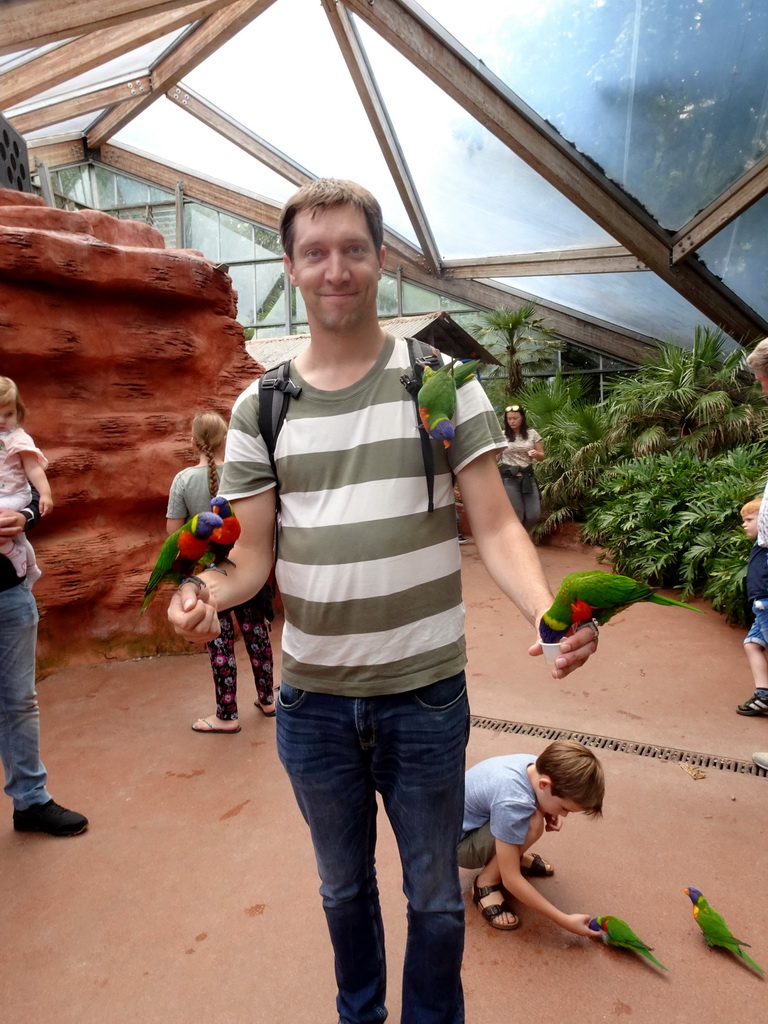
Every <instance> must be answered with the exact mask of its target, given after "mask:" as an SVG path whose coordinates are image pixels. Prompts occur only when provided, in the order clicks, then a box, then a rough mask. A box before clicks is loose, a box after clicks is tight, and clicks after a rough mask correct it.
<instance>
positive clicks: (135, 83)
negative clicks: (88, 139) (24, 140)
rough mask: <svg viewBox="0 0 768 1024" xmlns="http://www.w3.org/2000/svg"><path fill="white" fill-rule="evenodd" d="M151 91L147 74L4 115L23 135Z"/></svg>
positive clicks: (7, 112) (150, 83)
mask: <svg viewBox="0 0 768 1024" xmlns="http://www.w3.org/2000/svg"><path fill="white" fill-rule="evenodd" d="M151 88H152V82H151V80H150V77H149V75H142V76H140V77H138V78H135V77H134V78H126V79H125V80H124V81H122V82H116V83H114V84H113V85H109V86H107V87H106V88H104V89H94V90H92V91H91V92H85V93H81V94H80V95H79V96H67V97H65V98H64V99H61V100H58V101H57V102H55V103H47V104H44V105H42V106H39V107H33V108H32V109H26V110H22V111H21V112H20V113H18V114H14V112H13V111H12V110H9V111H6V114H7V117H8V120H9V121H10V122H11V124H12V125H13V127H14V128H15V129H16V131H17V132H19V134H20V135H26V134H27V133H29V132H35V131H39V130H40V129H41V128H49V127H50V126H51V125H54V124H61V123H62V122H63V121H69V120H70V119H71V118H73V117H80V116H81V115H82V114H90V113H93V111H94V110H103V109H104V108H105V107H112V106H114V105H115V104H116V103H124V102H125V101H126V100H130V99H133V98H134V97H135V96H139V95H140V94H141V93H143V92H149V90H150V89H151Z"/></svg>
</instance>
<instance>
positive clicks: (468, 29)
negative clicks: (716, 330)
mask: <svg viewBox="0 0 768 1024" xmlns="http://www.w3.org/2000/svg"><path fill="white" fill-rule="evenodd" d="M422 6H423V7H424V8H425V10H427V11H428V12H429V13H430V14H431V15H432V16H433V17H434V18H435V19H436V20H437V21H439V22H441V23H442V24H443V25H444V26H445V27H446V28H447V29H448V30H449V31H450V32H452V33H453V34H454V35H456V36H457V37H458V38H459V39H460V40H461V41H462V43H463V44H464V45H465V46H466V47H467V48H468V49H469V50H470V51H471V52H472V53H473V54H474V55H475V56H477V57H480V58H481V59H482V60H483V62H484V63H485V64H486V65H487V66H488V67H489V69H490V70H491V71H493V72H494V73H495V74H496V75H498V76H499V78H501V79H502V80H503V81H504V82H505V83H506V84H507V85H508V86H509V87H510V88H511V89H512V90H513V91H514V92H516V93H517V94H518V95H519V96H520V97H521V98H522V99H523V100H525V102H526V103H528V104H529V105H530V106H531V107H533V108H534V110H536V112H537V113H538V114H539V115H541V116H542V117H543V118H545V119H546V120H547V121H549V122H550V123H551V124H553V125H554V126H555V127H556V128H557V129H558V131H560V132H561V133H562V134H563V136H564V137H565V138H566V139H568V140H570V141H571V142H573V143H574V145H575V146H576V147H577V148H578V149H579V150H580V151H581V152H583V153H586V154H587V155H589V156H590V157H591V158H592V159H593V160H594V161H595V162H596V163H597V164H599V165H600V167H601V168H602V169H603V170H604V171H605V172H606V174H608V176H609V177H611V178H613V179H614V180H615V181H616V182H618V183H619V184H620V185H621V186H622V187H623V188H624V189H625V190H626V191H627V192H628V193H630V195H633V196H634V197H635V198H636V199H638V200H639V201H640V202H641V203H642V204H643V205H644V206H645V207H646V208H647V209H648V210H649V211H650V212H651V213H652V214H653V215H654V216H655V217H656V218H657V219H658V220H659V221H660V222H661V224H662V225H663V226H665V227H667V228H669V229H671V230H676V229H678V228H680V227H681V226H682V225H683V224H685V223H686V222H687V221H688V220H689V219H690V218H691V217H692V216H693V215H694V214H695V213H697V212H698V210H700V209H701V208H703V207H704V206H706V205H708V203H710V202H711V201H712V200H713V199H714V198H715V197H716V196H717V195H719V193H720V192H722V191H723V190H724V189H725V188H727V187H728V186H729V185H730V184H731V183H732V182H733V181H734V180H735V179H736V178H737V177H739V176H740V175H741V174H742V173H744V171H746V170H748V169H749V167H750V166H752V164H753V163H754V162H755V160H756V159H758V158H759V157H760V156H762V155H764V152H765V148H766V144H767V143H768V63H766V60H765V52H766V47H767V46H768V4H766V2H765V0H590V2H574V0H515V2H514V3H513V4H510V3H507V2H504V0H473V2H472V3H471V4H468V3H464V2H461V0H422Z"/></svg>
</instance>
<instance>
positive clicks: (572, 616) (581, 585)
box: [539, 569, 699, 643]
mask: <svg viewBox="0 0 768 1024" xmlns="http://www.w3.org/2000/svg"><path fill="white" fill-rule="evenodd" d="M638 601H650V602H652V603H653V604H671V605H677V607H678V608H687V609H688V610H689V611H692V612H696V611H698V610H699V609H698V608H694V607H692V606H691V605H689V604H683V603H682V601H673V600H672V598H670V597H662V596H661V595H660V594H657V593H656V591H655V590H654V589H653V587H649V586H647V584H645V583H637V582H636V581H635V580H633V579H631V578H630V577H629V576H619V575H617V574H616V573H612V572H600V570H599V569H588V570H585V571H584V572H572V573H569V575H568V576H565V577H564V578H563V582H562V583H561V584H560V589H559V590H558V592H557V593H556V594H555V600H554V601H553V602H552V605H551V607H550V608H549V609H548V610H547V611H546V612H544V614H543V615H542V617H541V623H540V624H539V636H540V637H541V639H542V640H543V641H544V643H557V642H558V640H561V639H562V638H563V637H564V636H565V634H566V633H567V632H568V630H569V629H570V628H571V626H578V625H579V624H580V623H582V622H589V621H590V619H596V620H597V623H598V625H601V626H602V625H603V623H605V622H607V621H608V620H609V619H610V618H611V617H612V616H614V615H615V614H616V613H617V612H620V611H623V609H624V608H627V607H628V606H629V605H631V604H636V603H637V602H638Z"/></svg>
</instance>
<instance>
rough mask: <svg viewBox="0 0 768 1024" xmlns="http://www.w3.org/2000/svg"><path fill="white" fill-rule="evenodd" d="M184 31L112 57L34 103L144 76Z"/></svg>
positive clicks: (40, 94)
mask: <svg viewBox="0 0 768 1024" xmlns="http://www.w3.org/2000/svg"><path fill="white" fill-rule="evenodd" d="M186 31H187V29H186V28H182V29H178V30H177V31H175V32H169V33H167V34H166V35H164V36H162V37H161V38H160V39H155V40H154V41H153V42H151V43H146V44H145V45H144V46H139V47H138V48H137V49H135V50H131V51H130V52H129V53H124V54H123V55H122V56H121V57H116V58H115V59H114V60H110V61H107V63H106V64H101V65H99V66H98V67H95V68H92V70H90V71H86V72H84V73H83V74H82V75H75V76H73V77H72V78H68V79H67V81H66V82H63V83H62V84H61V85H57V86H55V87H54V88H53V89H48V90H46V91H45V92H41V93H38V95H37V96H36V97H35V100H43V99H51V98H53V97H60V96H64V95H69V94H70V93H78V92H88V91H90V90H91V89H94V88H97V87H100V86H105V85H109V84H110V83H111V82H112V81H118V82H121V81H123V80H124V79H125V78H128V77H130V76H132V75H145V74H147V72H148V70H149V69H150V68H151V67H152V65H153V64H154V63H155V62H156V61H157V60H158V59H159V58H160V57H161V55H162V54H163V53H164V52H165V50H166V49H167V48H168V47H169V46H170V45H171V44H172V43H173V42H174V41H175V40H176V39H178V37H179V36H180V35H182V34H183V33H184V32H186Z"/></svg>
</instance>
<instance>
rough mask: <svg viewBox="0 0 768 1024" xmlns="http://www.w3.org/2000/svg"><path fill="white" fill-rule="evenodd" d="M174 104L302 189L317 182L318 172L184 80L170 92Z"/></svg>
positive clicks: (170, 98) (169, 97) (168, 94)
mask: <svg viewBox="0 0 768 1024" xmlns="http://www.w3.org/2000/svg"><path fill="white" fill-rule="evenodd" d="M166 96H167V98H168V99H169V100H170V101H171V103H175V104H176V106H178V107H181V109H182V110H186V111H187V113H188V114H191V115H192V116H193V117H196V118H197V120H198V121H201V122H202V123H203V124H204V125H207V126H208V127H209V128H212V129H213V130H214V131H215V132H218V133H219V135H221V136H222V137H223V138H225V139H227V140H228V141H229V142H232V143H233V144H234V145H235V146H237V147H238V148H239V149H242V150H243V151H244V152H245V153H247V154H248V155H249V156H252V157H253V158H254V159H255V160H258V161H259V162H260V163H262V164H264V165H265V166H266V167H269V168H270V170H272V171H275V172H276V173H277V174H280V175H282V177H284V178H286V179H287V180H288V181H290V182H292V183H293V184H294V185H296V187H297V188H300V187H301V186H302V185H306V184H307V183H308V182H310V181H313V180H314V179H315V178H316V177H317V175H315V174H312V173H310V171H308V170H306V168H304V167H302V166H301V165H300V164H297V163H296V162H295V161H294V160H291V158H290V157H288V156H286V155H285V154H284V153H281V152H280V150H278V149H275V147H274V146H271V145H270V144H269V143H268V142H265V141H264V139H261V138H259V136H258V135H256V134H254V133H253V132H252V131H250V130H249V129H248V128H246V127H245V126H244V125H242V124H240V123H239V122H238V121H235V119H234V118H232V117H230V116H229V114H225V113H224V111H223V110H219V108H218V107H216V106H214V105H213V104H212V103H209V102H208V101H207V100H205V99H203V97H202V96H199V95H198V94H197V93H196V92H193V90H192V89H189V88H188V87H187V86H186V85H184V83H183V82H180V83H179V84H178V85H175V86H174V87H173V88H172V89H169V91H168V92H167V93H166Z"/></svg>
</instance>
